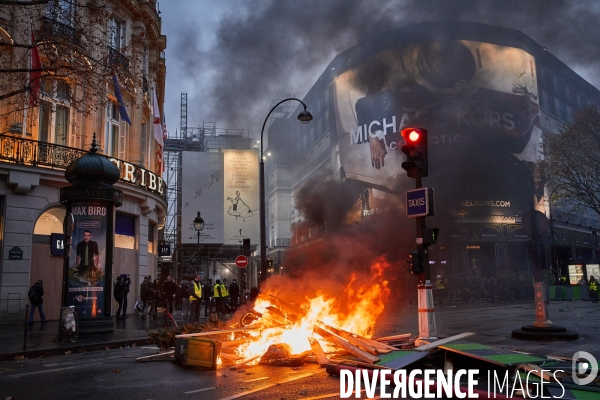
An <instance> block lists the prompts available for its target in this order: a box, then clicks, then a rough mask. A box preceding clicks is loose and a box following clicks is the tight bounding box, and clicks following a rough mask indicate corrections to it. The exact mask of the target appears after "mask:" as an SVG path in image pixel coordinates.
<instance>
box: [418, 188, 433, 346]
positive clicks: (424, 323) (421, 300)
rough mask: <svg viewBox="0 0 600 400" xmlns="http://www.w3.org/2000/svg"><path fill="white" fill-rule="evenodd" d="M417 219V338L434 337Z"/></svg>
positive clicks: (429, 288) (425, 255)
mask: <svg viewBox="0 0 600 400" xmlns="http://www.w3.org/2000/svg"><path fill="white" fill-rule="evenodd" d="M415 182H416V185H415V186H416V187H415V189H421V188H422V187H423V183H422V181H421V177H417V178H416V179H415ZM415 219H416V221H417V252H418V253H419V255H420V256H419V260H420V262H421V263H422V269H421V270H422V272H420V273H419V274H418V275H417V278H418V283H417V293H418V311H419V339H435V338H436V335H437V329H436V325H435V309H434V303H433V290H432V289H433V285H432V284H431V280H430V276H431V274H430V267H429V253H428V251H427V245H426V244H424V243H423V242H424V241H423V230H424V228H425V217H424V216H423V217H417V218H415Z"/></svg>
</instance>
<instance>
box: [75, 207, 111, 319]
mask: <svg viewBox="0 0 600 400" xmlns="http://www.w3.org/2000/svg"><path fill="white" fill-rule="evenodd" d="M71 210H72V211H71V212H72V213H73V216H74V219H75V226H74V228H75V229H74V230H73V237H72V240H71V243H72V244H71V258H70V259H69V278H68V282H67V290H68V298H67V306H75V309H76V310H77V315H78V316H79V318H94V317H100V316H103V313H104V310H103V305H104V296H105V280H106V277H105V272H104V271H105V269H104V265H105V262H106V229H107V206H106V203H104V202H87V201H86V202H74V203H73V204H72V205H71Z"/></svg>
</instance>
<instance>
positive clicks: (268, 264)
mask: <svg viewBox="0 0 600 400" xmlns="http://www.w3.org/2000/svg"><path fill="white" fill-rule="evenodd" d="M267 266H268V267H269V268H273V260H271V259H270V258H267Z"/></svg>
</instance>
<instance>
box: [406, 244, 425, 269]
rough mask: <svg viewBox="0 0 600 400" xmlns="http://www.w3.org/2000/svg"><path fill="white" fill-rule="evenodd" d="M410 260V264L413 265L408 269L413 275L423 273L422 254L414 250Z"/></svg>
mask: <svg viewBox="0 0 600 400" xmlns="http://www.w3.org/2000/svg"><path fill="white" fill-rule="evenodd" d="M409 256H410V260H409V261H408V263H409V264H410V265H411V267H410V268H407V271H409V272H410V273H411V274H413V275H418V274H420V273H422V272H423V262H422V260H421V254H420V253H419V252H418V251H417V250H413V251H411V252H410V254H409Z"/></svg>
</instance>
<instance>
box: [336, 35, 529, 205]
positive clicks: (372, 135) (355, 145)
mask: <svg viewBox="0 0 600 400" xmlns="http://www.w3.org/2000/svg"><path fill="white" fill-rule="evenodd" d="M537 93H538V91H537V79H536V76H535V60H534V59H533V57H532V56H531V55H529V54H528V53H526V52H525V51H523V50H521V49H517V48H511V47H503V46H497V45H493V44H489V43H482V42H473V41H432V42H425V43H415V44H410V45H406V46H403V47H400V48H396V49H391V50H387V51H384V52H381V53H379V54H377V55H375V56H374V57H370V58H368V59H366V60H364V62H363V63H361V64H360V65H359V66H357V67H356V68H354V69H351V70H348V71H345V72H343V73H342V74H340V75H339V76H338V77H337V79H336V82H335V93H334V105H335V108H336V118H337V120H336V126H337V134H338V139H339V141H338V147H339V154H340V161H341V167H342V169H343V171H342V173H343V175H344V177H345V178H346V179H351V180H355V181H358V182H361V183H362V184H363V185H365V186H366V187H368V188H375V189H380V190H383V191H387V192H392V193H403V192H404V191H406V190H408V189H412V188H414V181H413V179H410V178H407V177H406V172H405V171H404V170H403V169H402V167H401V164H402V162H403V161H405V156H404V154H403V153H402V152H401V151H400V147H401V146H402V145H403V144H404V140H403V139H402V138H401V137H400V135H399V131H400V130H401V129H402V128H406V127H409V126H414V127H423V128H426V129H427V130H428V137H429V140H428V148H429V176H428V177H427V178H424V182H423V183H424V185H425V186H430V187H435V189H436V197H438V200H441V201H442V202H443V203H444V206H445V207H448V209H449V210H451V212H452V213H454V214H469V213H472V212H474V211H483V210H484V209H485V212H486V213H487V214H489V213H490V211H493V212H494V213H499V214H501V215H516V214H517V213H519V212H522V211H527V210H526V209H525V208H526V207H527V205H528V204H529V203H530V201H531V200H532V199H533V195H534V191H535V190H538V188H535V187H534V185H533V175H532V171H531V163H530V162H532V161H536V160H537V159H538V145H539V141H540V136H541V129H540V127H539V107H538V97H537Z"/></svg>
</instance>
